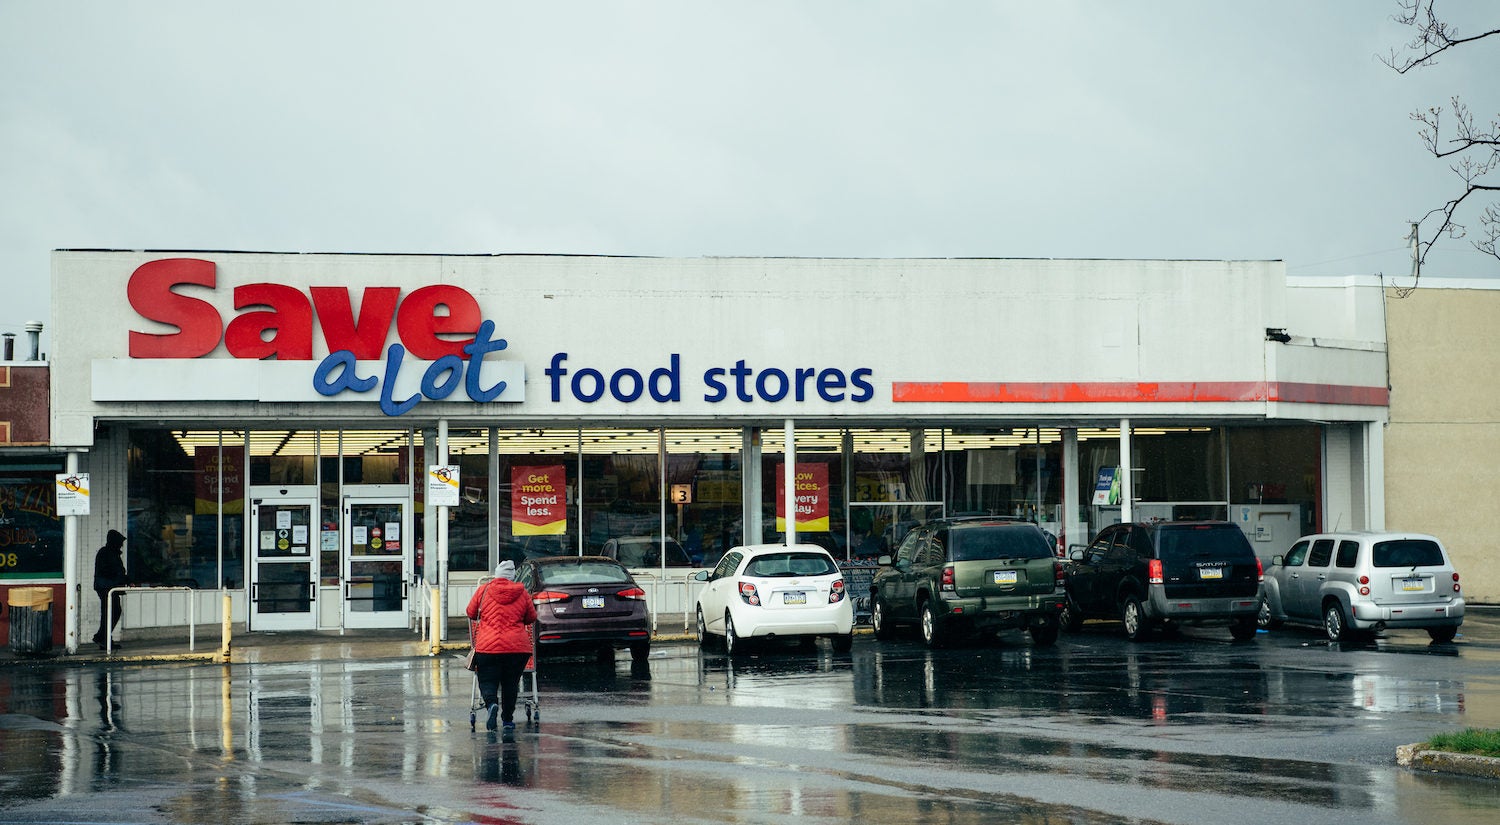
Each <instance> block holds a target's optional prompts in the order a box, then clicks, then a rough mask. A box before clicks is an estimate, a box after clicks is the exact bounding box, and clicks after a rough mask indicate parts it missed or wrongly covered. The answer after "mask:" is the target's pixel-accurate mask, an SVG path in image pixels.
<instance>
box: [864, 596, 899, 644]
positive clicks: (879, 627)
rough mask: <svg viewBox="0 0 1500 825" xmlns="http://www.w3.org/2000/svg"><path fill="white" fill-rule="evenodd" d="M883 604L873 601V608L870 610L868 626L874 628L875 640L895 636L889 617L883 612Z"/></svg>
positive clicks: (879, 601)
mask: <svg viewBox="0 0 1500 825" xmlns="http://www.w3.org/2000/svg"><path fill="white" fill-rule="evenodd" d="M885 610H886V608H885V602H882V601H881V600H880V599H876V600H875V606H874V607H872V608H871V609H870V624H871V625H873V626H874V628H875V638H877V639H881V640H884V639H890V638H892V637H894V636H895V635H896V629H895V628H894V627H891V620H890V617H889V616H888V615H887V614H886V612H885Z"/></svg>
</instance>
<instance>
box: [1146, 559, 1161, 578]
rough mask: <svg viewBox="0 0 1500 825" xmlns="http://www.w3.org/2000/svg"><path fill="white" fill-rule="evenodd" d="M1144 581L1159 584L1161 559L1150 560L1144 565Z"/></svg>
mask: <svg viewBox="0 0 1500 825" xmlns="http://www.w3.org/2000/svg"><path fill="white" fill-rule="evenodd" d="M1146 580H1147V581H1149V582H1150V583H1151V584H1161V582H1162V574H1161V559H1152V560H1151V561H1149V562H1147V563H1146Z"/></svg>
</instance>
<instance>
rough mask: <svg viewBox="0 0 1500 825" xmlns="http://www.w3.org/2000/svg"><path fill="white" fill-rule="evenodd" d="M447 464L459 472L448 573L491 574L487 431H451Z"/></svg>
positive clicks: (451, 519)
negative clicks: (483, 572)
mask: <svg viewBox="0 0 1500 825" xmlns="http://www.w3.org/2000/svg"><path fill="white" fill-rule="evenodd" d="M448 463H450V464H457V465H458V468H459V484H458V494H459V499H458V506H457V507H455V508H450V510H449V518H448V569H449V570H451V571H458V572H480V571H485V570H492V569H494V566H493V565H492V564H490V552H489V546H490V448H489V430H453V431H450V432H449V433H448Z"/></svg>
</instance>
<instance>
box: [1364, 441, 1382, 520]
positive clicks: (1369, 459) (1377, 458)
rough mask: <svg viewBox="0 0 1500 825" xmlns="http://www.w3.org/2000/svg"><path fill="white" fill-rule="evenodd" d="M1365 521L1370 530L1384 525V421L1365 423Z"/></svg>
mask: <svg viewBox="0 0 1500 825" xmlns="http://www.w3.org/2000/svg"><path fill="white" fill-rule="evenodd" d="M1365 445H1366V446H1365V479H1364V484H1365V490H1366V491H1367V492H1366V494H1365V502H1366V507H1367V510H1366V516H1365V519H1366V520H1365V523H1366V524H1368V525H1369V527H1368V528H1367V529H1370V530H1384V529H1386V526H1385V423H1384V422H1381V421H1371V422H1370V423H1368V424H1366V425H1365Z"/></svg>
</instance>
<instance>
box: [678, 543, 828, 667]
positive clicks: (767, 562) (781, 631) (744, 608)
mask: <svg viewBox="0 0 1500 825" xmlns="http://www.w3.org/2000/svg"><path fill="white" fill-rule="evenodd" d="M693 579H694V580H696V581H700V582H707V584H706V585H705V586H704V587H703V589H702V590H701V591H699V593H698V610H697V613H698V643H699V644H700V645H701V646H703V647H705V648H706V647H709V646H710V645H711V644H713V641H714V640H715V639H722V640H723V643H724V648H725V652H727V653H729V654H730V655H731V656H732V655H735V654H736V653H739V652H740V651H741V648H742V647H743V642H744V641H745V640H748V639H765V640H770V639H799V640H805V641H811V640H813V639H815V638H817V637H818V636H826V637H828V639H829V641H830V642H831V643H832V645H833V649H834V651H835V652H839V653H847V652H848V651H849V649H850V647H851V646H852V645H853V642H854V602H853V599H851V598H850V597H849V593H848V592H847V591H846V590H845V587H844V575H843V573H842V572H840V571H839V566H838V564H837V563H836V562H835V561H834V560H833V556H831V555H829V553H828V551H827V550H824V549H823V548H821V547H818V546H816V545H811V544H797V545H793V546H791V547H788V546H786V545H784V544H757V545H751V546H748V547H735V548H733V549H731V550H730V551H729V552H727V553H725V554H724V557H723V558H721V559H719V564H718V566H716V567H714V569H713V570H712V571H709V570H700V571H699V572H697V573H696V574H694V575H693Z"/></svg>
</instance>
